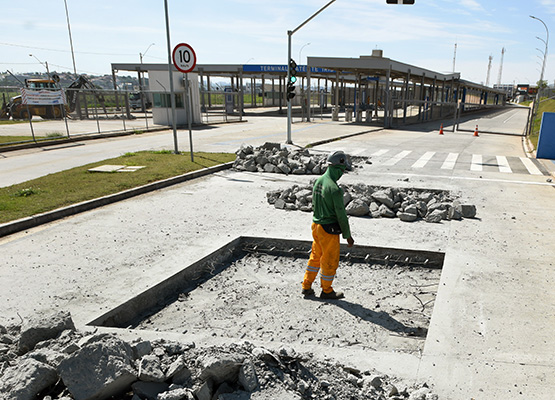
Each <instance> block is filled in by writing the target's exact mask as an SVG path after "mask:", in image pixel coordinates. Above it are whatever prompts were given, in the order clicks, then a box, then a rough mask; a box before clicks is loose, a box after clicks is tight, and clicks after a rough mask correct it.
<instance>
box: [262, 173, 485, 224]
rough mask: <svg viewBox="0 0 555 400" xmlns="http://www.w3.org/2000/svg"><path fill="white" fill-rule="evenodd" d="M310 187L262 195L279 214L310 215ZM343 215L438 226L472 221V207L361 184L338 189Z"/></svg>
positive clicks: (440, 193)
mask: <svg viewBox="0 0 555 400" xmlns="http://www.w3.org/2000/svg"><path fill="white" fill-rule="evenodd" d="M312 185H313V183H311V184H310V185H308V186H300V185H294V186H292V187H290V188H288V189H285V190H274V191H270V192H268V193H266V197H267V200H268V203H270V204H272V205H274V206H275V207H276V208H278V209H282V210H300V211H306V212H311V211H312ZM340 187H341V188H342V189H343V191H344V195H343V202H344V204H345V209H346V211H347V215H352V216H356V217H372V218H382V217H384V218H395V217H397V218H399V219H400V220H401V221H405V222H413V221H416V220H419V219H421V220H424V221H426V222H435V223H438V222H441V221H443V220H453V219H454V220H461V219H463V218H474V217H475V216H476V206H474V205H467V204H461V202H460V201H459V200H458V199H457V198H456V197H455V196H453V195H452V194H451V193H450V192H448V191H444V190H427V189H401V188H391V187H380V186H368V185H364V184H352V185H350V184H349V185H340Z"/></svg>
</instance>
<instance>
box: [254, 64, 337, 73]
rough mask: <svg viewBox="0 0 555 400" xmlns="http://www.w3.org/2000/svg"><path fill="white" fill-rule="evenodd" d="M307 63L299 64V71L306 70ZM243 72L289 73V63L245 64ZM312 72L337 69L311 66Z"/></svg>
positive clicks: (328, 71) (326, 71)
mask: <svg viewBox="0 0 555 400" xmlns="http://www.w3.org/2000/svg"><path fill="white" fill-rule="evenodd" d="M307 69H308V68H307V66H306V65H297V72H306V71H307ZM243 72H283V73H287V65H271V64H269V65H268V64H261V65H243ZM310 72H311V73H314V74H335V71H334V70H332V69H327V68H315V67H311V68H310Z"/></svg>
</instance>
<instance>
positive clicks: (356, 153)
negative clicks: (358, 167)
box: [350, 149, 366, 156]
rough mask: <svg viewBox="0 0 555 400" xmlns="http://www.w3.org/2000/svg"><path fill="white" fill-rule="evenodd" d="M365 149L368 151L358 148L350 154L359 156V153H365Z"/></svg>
mask: <svg viewBox="0 0 555 400" xmlns="http://www.w3.org/2000/svg"><path fill="white" fill-rule="evenodd" d="M365 151H366V149H358V150H356V151H353V152H351V154H350V155H352V156H358V155H359V154H362V153H364V152H365Z"/></svg>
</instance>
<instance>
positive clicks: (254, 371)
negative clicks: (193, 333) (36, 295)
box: [0, 312, 438, 400]
mask: <svg viewBox="0 0 555 400" xmlns="http://www.w3.org/2000/svg"><path fill="white" fill-rule="evenodd" d="M0 343H1V345H0V398H2V399H11V400H31V399H41V400H54V399H63V400H71V399H75V400H93V399H95V400H103V399H108V398H110V399H115V400H118V399H126V400H127V399H129V400H248V399H251V400H275V399H280V400H301V399H329V400H331V399H355V398H356V399H363V398H364V399H379V400H386V399H391V400H401V399H410V400H432V399H438V396H437V395H435V394H433V393H432V391H431V390H430V389H429V388H428V387H427V386H426V385H425V384H424V385H419V386H415V385H406V384H404V383H403V382H402V381H399V380H395V379H392V378H390V377H388V376H384V375H380V374H377V373H376V372H375V371H361V370H359V369H357V368H355V367H347V366H344V365H340V364H338V363H335V362H332V361H327V360H326V361H316V360H315V359H314V357H312V355H300V354H297V353H295V351H294V350H293V349H290V348H287V347H282V348H281V349H279V351H276V352H272V351H270V350H267V349H265V348H262V347H257V346H254V345H252V344H250V343H242V344H232V345H227V346H219V347H206V348H197V347H196V346H195V345H194V343H180V342H175V341H166V340H163V339H157V340H155V341H147V340H141V339H137V340H134V341H132V342H129V343H128V342H125V341H123V340H121V339H119V338H118V336H117V335H115V334H107V333H102V334H85V333H82V332H79V331H77V330H75V327H74V325H73V322H72V320H71V316H70V315H69V314H68V313H64V312H61V313H58V314H56V315H54V316H52V317H48V318H43V319H37V320H34V321H29V322H25V323H23V325H22V326H16V327H9V328H6V327H2V326H0Z"/></svg>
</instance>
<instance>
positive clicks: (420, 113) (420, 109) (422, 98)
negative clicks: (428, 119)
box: [418, 73, 426, 121]
mask: <svg viewBox="0 0 555 400" xmlns="http://www.w3.org/2000/svg"><path fill="white" fill-rule="evenodd" d="M425 77H426V74H424V73H423V74H422V80H421V81H420V96H419V97H420V101H426V89H425V87H424V78H425ZM424 107H425V103H420V105H419V106H418V119H419V120H420V121H424V115H423V114H424V113H423V110H424Z"/></svg>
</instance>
